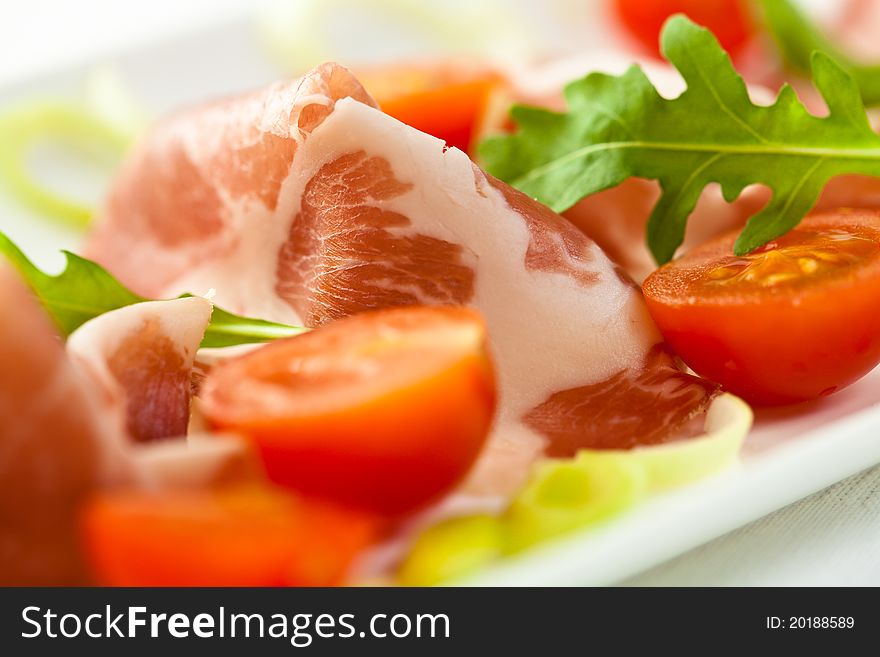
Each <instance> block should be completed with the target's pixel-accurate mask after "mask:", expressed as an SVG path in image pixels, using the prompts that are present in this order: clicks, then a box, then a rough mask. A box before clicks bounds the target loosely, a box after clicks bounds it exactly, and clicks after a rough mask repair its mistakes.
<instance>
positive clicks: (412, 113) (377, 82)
mask: <svg viewBox="0 0 880 657" xmlns="http://www.w3.org/2000/svg"><path fill="white" fill-rule="evenodd" d="M360 77H361V82H362V83H363V85H364V87H365V88H366V89H367V91H369V92H370V94H371V95H372V96H373V98H375V99H376V102H377V103H378V104H379V107H380V108H381V109H382V111H383V112H385V113H386V114H388V115H390V116H393V117H394V118H395V119H397V120H398V121H402V122H403V123H406V124H407V125H410V126H412V127H413V128H416V129H417V130H421V131H422V132H427V133H428V134H429V135H433V136H434V137H437V138H439V139H443V140H444V141H445V142H446V144H447V146H454V147H456V148H459V149H461V150H463V151H464V152H465V153H468V152H470V151H471V149H472V147H473V146H474V142H475V140H476V139H477V137H478V136H479V133H480V131H481V130H480V128H481V126H482V124H483V120H484V116H485V114H486V112H487V110H488V108H489V106H490V102H491V99H492V95H493V93H494V92H495V91H496V90H498V89H499V88H500V86H499V85H500V77H499V76H498V75H497V74H495V73H492V72H488V71H482V70H478V71H472V70H466V69H464V68H462V69H458V68H457V67H455V66H453V65H448V66H441V65H438V66H427V65H426V66H424V67H416V66H413V67H399V68H387V69H381V70H374V71H367V72H366V73H363V74H362V75H361V76H360Z"/></svg>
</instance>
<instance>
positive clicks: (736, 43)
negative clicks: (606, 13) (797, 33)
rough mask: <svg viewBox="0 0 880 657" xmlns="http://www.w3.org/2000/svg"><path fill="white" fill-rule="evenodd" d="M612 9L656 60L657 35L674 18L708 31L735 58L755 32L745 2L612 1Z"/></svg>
mask: <svg viewBox="0 0 880 657" xmlns="http://www.w3.org/2000/svg"><path fill="white" fill-rule="evenodd" d="M614 5H615V9H616V12H617V16H618V18H619V19H620V22H621V23H623V25H625V26H626V28H627V29H628V30H629V32H630V33H631V34H632V35H633V36H634V37H635V38H636V39H638V41H639V42H640V44H641V45H642V46H644V47H645V48H646V49H647V50H648V51H649V52H651V53H652V54H654V55H656V56H658V57H659V56H660V31H661V29H662V28H663V24H664V23H665V22H666V20H667V19H668V18H669V17H670V16H672V15H673V14H678V13H682V14H685V15H686V16H687V17H688V18H690V19H691V20H693V21H694V22H695V23H697V24H699V25H702V26H704V27H707V28H709V29H710V30H711V31H712V33H713V34H715V36H716V37H717V38H718V41H719V42H720V43H721V46H722V47H723V48H724V49H725V50H726V51H727V52H729V53H730V54H736V53H737V52H738V51H739V50H740V49H741V48H742V47H743V46H744V45H745V44H746V43H747V42H748V41H749V39H750V37H751V35H752V34H753V32H754V27H753V26H752V21H751V18H750V16H749V12H748V8H747V6H746V5H747V0H615V2H614Z"/></svg>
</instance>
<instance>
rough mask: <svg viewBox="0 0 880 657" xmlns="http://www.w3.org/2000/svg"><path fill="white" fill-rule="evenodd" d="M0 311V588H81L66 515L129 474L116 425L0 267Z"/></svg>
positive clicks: (42, 316) (41, 315)
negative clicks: (1, 313) (1, 312)
mask: <svg viewBox="0 0 880 657" xmlns="http://www.w3.org/2000/svg"><path fill="white" fill-rule="evenodd" d="M0 307H2V308H4V309H5V312H6V314H7V317H6V320H5V321H4V322H3V323H2V326H0V363H2V364H3V365H2V367H0V584H2V585H5V586H10V585H29V586H35V585H54V586H57V585H65V584H66V585H73V584H83V583H86V582H87V581H88V574H87V572H86V569H85V566H84V565H83V563H82V561H81V558H80V553H79V550H78V548H77V536H76V513H77V510H78V507H79V505H80V504H81V503H82V502H83V501H84V500H85V499H86V498H87V497H88V496H89V495H90V494H91V493H92V492H93V491H94V490H96V489H97V488H99V487H101V486H103V485H109V484H112V483H114V482H118V481H121V480H124V479H127V478H128V476H129V466H128V462H127V459H126V457H125V455H124V453H123V448H122V443H123V433H124V432H123V427H122V424H123V423H122V418H121V416H120V415H119V414H118V413H117V412H116V410H115V409H114V407H113V406H112V405H108V404H107V403H106V400H105V399H104V398H102V396H101V395H100V394H99V393H98V392H97V391H96V390H95V389H94V388H93V387H92V386H91V385H90V381H89V380H88V379H87V377H85V376H83V374H82V372H81V371H80V370H79V369H78V368H76V367H75V366H74V365H73V364H72V363H71V362H70V360H69V359H68V357H67V356H66V354H65V353H64V348H63V347H62V345H61V341H60V340H59V338H58V336H57V334H56V333H55V331H54V329H53V327H52V326H51V324H50V321H49V318H48V316H47V315H46V313H45V312H44V311H43V309H42V308H40V307H39V305H38V303H37V301H36V300H35V299H34V298H33V297H32V296H31V295H30V294H29V293H28V292H27V291H26V288H25V287H24V284H23V283H22V282H21V281H20V280H19V279H18V278H17V277H16V276H15V275H14V274H13V273H12V272H11V271H10V270H8V269H6V268H5V267H4V266H3V265H0Z"/></svg>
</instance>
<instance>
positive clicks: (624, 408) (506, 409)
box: [101, 98, 713, 494]
mask: <svg viewBox="0 0 880 657" xmlns="http://www.w3.org/2000/svg"><path fill="white" fill-rule="evenodd" d="M244 102H248V101H244ZM230 107H232V106H230ZM209 114H210V113H209ZM210 116H211V118H210V120H209V121H208V125H211V124H213V121H214V120H215V118H214V117H213V115H212V114H211V115H210ZM227 117H228V118H229V120H232V121H240V120H242V115H241V114H239V113H238V112H236V111H234V110H233V109H230V111H229V112H228V114H227ZM322 118H323V122H322V123H321V124H320V125H319V126H317V127H315V128H314V129H313V130H312V132H311V134H309V135H308V136H307V138H305V139H303V140H302V141H301V142H298V144H297V153H296V157H295V158H294V160H293V163H292V165H291V166H290V169H289V174H288V176H287V177H286V179H285V180H284V182H283V183H282V184H281V185H280V187H279V189H278V194H277V198H276V203H275V205H274V212H273V213H271V214H267V212H268V210H267V209H264V212H263V213H262V214H260V215H259V216H257V215H254V214H252V213H250V212H249V211H247V210H242V206H241V205H239V204H238V203H236V202H234V201H230V202H228V203H226V204H224V205H223V207H222V212H221V214H222V215H223V216H225V217H234V219H231V220H224V221H226V222H227V223H226V224H224V225H225V228H224V229H223V230H224V231H225V232H226V233H228V235H227V237H226V238H225V239H226V240H227V241H229V242H230V243H232V242H235V243H236V244H237V247H236V252H235V253H228V252H225V251H217V252H215V253H214V254H213V255H212V257H210V258H203V259H200V260H197V261H193V262H191V266H190V268H189V271H188V272H187V273H186V275H184V276H180V277H178V278H177V279H175V280H171V281H170V283H169V286H168V287H167V288H165V289H163V290H162V291H161V292H162V293H163V294H171V293H174V292H178V291H180V290H183V289H207V288H211V287H212V288H215V289H216V291H217V297H216V298H217V302H218V303H220V304H221V305H223V306H224V307H229V308H230V309H232V310H233V311H236V312H244V313H249V314H253V315H259V316H264V317H267V318H271V319H275V320H279V321H288V322H303V323H305V324H307V325H309V326H319V325H321V324H323V323H325V322H328V321H332V320H333V319H336V318H338V317H343V316H346V315H350V314H353V313H357V312H360V311H363V310H368V309H374V308H380V307H387V306H397V305H407V304H414V303H421V304H463V305H470V306H474V307H476V308H477V309H479V310H480V311H481V312H482V313H483V315H484V316H485V318H486V321H487V324H488V327H489V333H490V337H491V341H492V346H493V349H494V350H495V353H496V361H497V363H498V374H499V385H500V394H501V405H500V412H499V417H498V419H497V423H496V428H495V431H494V433H493V438H492V439H491V440H490V445H489V448H488V449H487V450H486V453H485V454H484V455H483V457H482V458H481V460H480V463H479V464H478V466H477V468H476V471H475V473H474V474H473V476H472V478H471V482H472V483H471V485H470V487H469V488H470V490H472V491H476V492H479V493H481V494H504V493H507V492H510V491H511V490H513V489H514V488H515V487H516V486H517V485H518V484H519V483H520V481H521V480H522V478H523V477H524V476H525V475H526V473H527V470H528V466H529V465H530V463H531V462H532V461H533V460H534V458H535V457H536V456H538V455H540V454H542V453H546V452H550V453H570V452H571V451H572V450H574V449H577V448H578V447H586V446H608V445H615V444H616V445H632V444H633V443H634V442H635V443H638V442H640V437H639V436H635V437H634V436H633V431H634V430H638V429H639V427H641V426H651V427H652V428H653V429H655V431H653V432H652V435H651V436H650V437H647V438H646V440H648V441H649V442H658V441H662V440H669V439H671V438H674V437H676V435H678V432H679V431H680V430H681V429H682V427H683V426H684V425H685V424H686V423H687V421H688V420H689V419H690V418H692V417H693V416H695V415H697V414H699V413H700V412H701V411H702V410H704V409H705V407H706V405H707V404H708V402H709V400H710V398H711V396H712V394H713V388H712V387H711V386H709V385H708V384H705V383H703V382H702V381H700V380H698V379H695V378H693V377H688V376H687V375H684V374H682V373H681V371H680V370H679V369H678V368H677V367H675V365H674V363H673V361H672V358H671V357H670V356H669V355H668V354H667V353H666V352H665V351H664V350H663V349H662V347H659V346H658V345H659V343H660V338H659V335H658V333H657V331H656V329H655V328H654V326H653V324H652V323H651V320H650V318H649V317H648V315H647V312H646V309H645V306H644V304H643V302H642V299H641V295H640V293H639V290H638V288H637V287H636V286H635V285H634V284H633V283H632V281H631V280H630V279H629V278H628V277H627V276H626V275H625V274H624V273H623V272H622V271H621V270H620V269H619V268H618V267H616V266H615V265H614V264H613V263H612V262H610V261H609V260H608V258H607V257H606V256H605V255H604V254H603V252H602V251H601V249H600V248H599V247H597V246H596V245H595V244H594V243H593V242H592V241H591V240H590V239H588V238H587V237H586V236H585V235H584V233H582V232H581V231H579V230H577V229H576V228H575V227H574V226H573V225H572V224H570V223H569V222H568V221H566V220H565V219H563V218H562V217H560V216H559V215H557V214H555V213H553V212H552V211H550V210H549V209H547V208H546V207H544V206H542V205H540V204H538V203H537V202H535V201H533V200H531V199H529V198H528V197H526V196H524V195H522V194H520V193H519V192H517V191H515V190H513V189H512V188H510V187H509V186H507V185H505V184H503V183H501V182H499V181H497V180H495V179H493V178H491V177H489V176H487V175H486V174H484V173H483V172H482V171H480V170H479V169H478V168H476V167H475V166H474V165H473V164H472V163H471V161H470V160H469V159H468V158H467V156H466V155H465V154H464V153H462V152H461V151H459V150H457V149H447V148H445V147H444V144H443V143H442V142H441V141H439V140H436V139H434V138H432V137H430V136H428V135H425V134H423V133H420V132H418V131H416V130H414V129H412V128H410V127H408V126H405V125H403V124H401V123H399V122H397V121H395V120H394V119H392V118H390V117H388V116H386V115H384V114H382V113H381V112H379V111H378V110H376V109H374V108H372V107H370V106H368V104H364V103H362V102H357V101H356V100H355V99H349V98H344V99H341V100H338V101H336V102H335V105H334V108H333V110H332V112H330V113H329V114H327V115H325V116H323V117H322ZM172 121H173V120H172ZM183 121H184V126H180V127H174V126H173V125H171V122H169V124H168V125H166V131H172V132H174V131H177V130H181V131H183V130H184V129H185V126H186V125H191V124H193V123H194V124H196V127H194V128H192V129H193V130H194V131H195V132H196V133H197V134H202V135H204V126H202V125H201V124H199V122H198V120H197V118H196V116H195V115H185V117H184V118H183ZM215 127H216V126H215ZM218 132H219V133H220V134H222V133H223V131H222V130H218ZM229 148H230V149H231V150H233V151H236V148H237V147H236V146H235V145H234V144H233V145H230V146H229ZM211 149H213V151H214V152H219V149H220V147H219V146H218V145H217V143H216V140H215V141H214V142H212V145H211ZM161 150H162V144H153V145H151V144H150V143H146V144H145V145H144V146H143V147H142V149H141V151H140V154H136V155H135V156H134V158H133V160H132V161H130V162H129V164H128V167H127V173H126V174H124V176H123V178H122V180H121V183H120V186H119V187H117V189H116V191H115V193H114V194H115V198H117V199H118V202H119V207H126V206H127V207H131V206H138V207H137V210H136V215H137V216H144V215H145V214H149V213H150V212H151V210H150V208H148V207H146V208H145V207H143V206H142V205H141V204H140V202H139V200H138V195H137V194H135V193H134V192H133V191H132V189H131V184H132V183H131V180H133V179H139V181H140V183H139V184H140V185H143V186H145V187H149V188H150V189H151V190H152V193H153V194H158V195H168V196H175V195H177V194H178V193H179V192H178V191H176V190H175V189H174V188H173V187H172V188H167V189H166V188H163V187H162V186H161V185H159V184H156V183H155V182H154V169H153V167H152V164H151V161H152V160H151V159H150V158H144V156H143V153H144V152H152V153H154V157H159V153H160V152H161ZM236 152H237V151H236ZM222 159H223V158H221V160H222ZM241 163H242V164H243V166H244V168H245V169H247V168H248V167H247V166H246V162H243V161H242V162H241ZM237 184H240V186H241V187H246V185H245V182H244V181H239V183H237ZM126 201H127V203H126ZM157 202H158V201H157ZM161 202H162V203H163V204H167V205H170V204H172V203H173V201H170V200H167V201H161ZM112 208H113V206H112V205H111V214H110V216H109V218H108V221H110V222H115V223H117V224H119V223H120V222H123V221H125V219H124V217H120V216H119V215H116V214H113V210H112ZM180 216H183V215H180ZM111 234H112V231H111V232H107V231H105V233H104V235H105V236H107V235H111ZM101 248H102V250H104V251H105V254H104V255H105V257H104V258H103V259H104V262H107V263H109V264H111V267H112V263H113V262H114V261H116V260H118V258H119V253H118V251H121V250H124V249H125V245H124V240H122V241H121V242H120V243H115V242H113V241H112V240H111V241H104V242H103V244H102V245H101ZM157 266H161V260H160V261H157V262H156V263H153V264H151V265H150V269H154V268H155V267H157ZM649 397H653V401H652V402H651V403H646V402H645V400H646V399H647V398H649ZM548 404H549V405H548ZM548 409H552V414H553V416H554V421H555V424H553V425H552V426H551V425H550V424H549V423H547V422H545V421H544V420H543V419H542V418H546V416H547V412H546V411H547V410H548ZM636 415H638V417H639V418H646V421H645V423H644V424H641V425H640V424H638V423H633V421H632V420H633V418H634V416H636ZM565 418H567V419H565ZM560 423H563V424H566V423H567V429H568V430H567V431H560V430H559V424H560ZM588 427H589V430H587V428H588ZM578 435H581V436H583V440H580V441H578V440H576V439H575V440H572V438H573V437H575V438H576V437H577V436H578ZM559 436H564V438H563V439H559V440H557V437H559ZM590 436H601V437H602V444H601V445H599V444H594V442H595V441H593V440H592V439H591V438H590Z"/></svg>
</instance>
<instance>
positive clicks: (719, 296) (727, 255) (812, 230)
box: [643, 210, 880, 405]
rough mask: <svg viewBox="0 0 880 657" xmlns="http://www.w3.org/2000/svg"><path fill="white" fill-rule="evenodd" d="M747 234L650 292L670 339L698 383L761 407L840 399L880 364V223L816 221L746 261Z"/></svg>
mask: <svg viewBox="0 0 880 657" xmlns="http://www.w3.org/2000/svg"><path fill="white" fill-rule="evenodd" d="M735 239H736V234H735V233H730V234H728V235H725V236H722V237H720V238H718V239H716V240H713V241H711V242H709V243H707V244H704V245H702V246H700V247H698V248H696V249H694V250H692V251H691V252H689V253H687V254H686V255H685V256H683V257H682V258H679V259H677V260H675V261H673V262H671V263H669V264H668V265H666V266H664V267H662V268H660V269H659V270H657V271H656V272H654V273H653V274H652V275H651V276H649V277H648V278H647V279H646V280H645V283H644V285H643V291H644V295H645V300H646V302H647V305H648V309H649V311H650V313H651V316H652V317H653V318H654V321H655V322H656V323H657V326H658V327H659V328H660V330H661V332H662V333H663V336H664V338H665V339H666V341H667V342H668V343H669V344H670V346H671V347H672V348H673V349H674V350H675V351H676V352H677V353H678V355H679V356H680V357H681V358H682V359H683V360H684V361H685V363H687V364H688V365H689V366H690V367H691V368H692V369H693V370H694V371H696V372H697V373H698V374H700V375H701V376H704V377H705V378H707V379H710V380H712V381H715V382H717V383H720V384H721V385H722V386H723V387H724V388H725V389H727V390H729V391H730V392H733V393H734V394H737V395H739V396H741V397H743V398H744V399H746V400H748V401H750V402H752V403H755V404H758V405H779V404H789V403H795V402H801V401H807V400H810V399H815V398H817V397H821V396H824V395H828V394H831V393H832V392H835V391H837V390H840V389H841V388H844V387H846V386H847V385H849V384H851V383H853V382H854V381H856V380H858V379H859V378H861V377H862V376H864V375H865V374H866V373H867V372H869V371H870V370H871V369H873V367H874V366H875V365H876V364H877V363H878V362H880V213H878V212H874V211H856V210H838V211H834V212H829V213H824V214H819V215H814V216H812V217H808V218H807V219H805V220H804V221H803V222H802V223H801V224H800V226H798V227H797V228H795V229H794V230H792V231H790V232H789V233H787V234H786V235H784V236H783V237H781V238H779V239H777V240H774V241H773V242H770V243H769V244H767V245H765V246H764V247H761V248H760V249H757V250H756V251H754V252H752V253H750V254H748V255H746V256H743V257H737V256H734V255H733V243H734V241H735Z"/></svg>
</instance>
